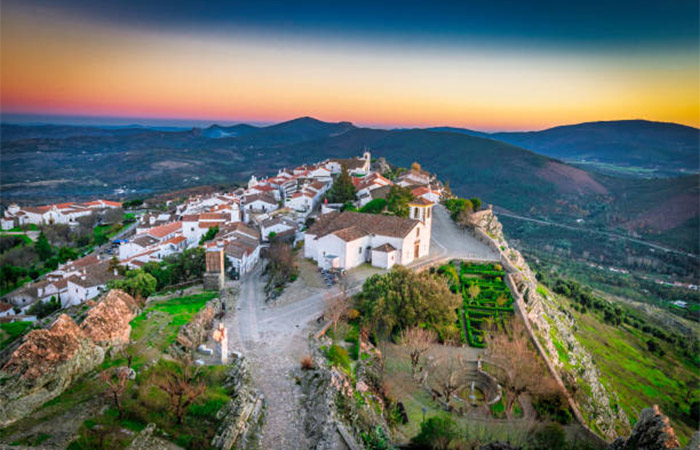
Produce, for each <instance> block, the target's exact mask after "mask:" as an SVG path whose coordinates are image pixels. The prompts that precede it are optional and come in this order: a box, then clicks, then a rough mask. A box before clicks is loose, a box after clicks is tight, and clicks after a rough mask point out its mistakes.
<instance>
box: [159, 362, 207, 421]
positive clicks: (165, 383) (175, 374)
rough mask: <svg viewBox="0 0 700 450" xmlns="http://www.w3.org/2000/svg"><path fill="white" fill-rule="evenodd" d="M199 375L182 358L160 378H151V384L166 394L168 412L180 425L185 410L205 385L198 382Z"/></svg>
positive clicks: (203, 389)
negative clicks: (168, 404) (169, 411)
mask: <svg viewBox="0 0 700 450" xmlns="http://www.w3.org/2000/svg"><path fill="white" fill-rule="evenodd" d="M198 375H199V374H198V373H197V372H196V371H194V370H193V368H192V364H191V363H190V361H189V358H184V359H183V360H182V361H181V362H179V364H176V365H175V366H171V367H169V368H168V370H167V371H165V374H163V375H162V376H160V377H157V376H154V377H153V381H152V382H153V384H154V385H155V386H157V387H158V388H159V389H161V390H162V391H164V392H165V393H166V394H168V398H169V400H170V410H171V411H172V413H173V414H174V415H175V417H176V418H177V423H178V424H181V423H182V419H183V418H184V417H185V413H186V412H187V408H189V406H190V405H191V404H193V403H194V402H195V401H196V400H197V399H198V398H199V397H200V396H201V395H202V394H204V392H205V391H206V388H207V387H206V385H205V384H204V383H203V382H202V381H201V380H199V379H198V378H199V376H198Z"/></svg>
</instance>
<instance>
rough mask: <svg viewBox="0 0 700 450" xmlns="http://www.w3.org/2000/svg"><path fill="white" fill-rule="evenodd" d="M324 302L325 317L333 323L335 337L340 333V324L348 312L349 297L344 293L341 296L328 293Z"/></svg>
mask: <svg viewBox="0 0 700 450" xmlns="http://www.w3.org/2000/svg"><path fill="white" fill-rule="evenodd" d="M323 301H324V303H325V307H324V309H323V315H324V316H325V317H326V318H327V319H328V320H330V321H331V322H332V323H333V336H335V334H336V332H337V331H338V322H339V321H340V319H342V318H343V316H344V315H345V313H346V312H347V311H348V307H349V302H348V297H347V295H345V294H344V293H343V292H341V293H340V294H333V293H331V292H327V293H326V294H325V295H324V298H323Z"/></svg>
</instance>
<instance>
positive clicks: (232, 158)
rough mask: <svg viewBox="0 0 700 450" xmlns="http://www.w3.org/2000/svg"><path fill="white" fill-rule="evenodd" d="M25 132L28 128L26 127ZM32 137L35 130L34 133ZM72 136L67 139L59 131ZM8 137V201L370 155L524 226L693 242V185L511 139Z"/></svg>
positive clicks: (325, 130)
mask: <svg viewBox="0 0 700 450" xmlns="http://www.w3.org/2000/svg"><path fill="white" fill-rule="evenodd" d="M25 128H26V127H25ZM28 128H31V127H28ZM63 132H64V133H65V132H66V131H65V130H63ZM75 132H76V131H75V130H72V129H71V130H68V133H69V134H68V135H66V136H65V137H55V136H60V135H61V134H60V133H59V131H55V132H54V131H51V132H50V133H47V129H42V130H41V132H37V133H38V134H37V136H38V137H30V138H27V137H26V136H27V135H29V136H31V135H32V134H31V130H24V131H23V133H22V134H21V136H20V137H19V138H16V139H14V138H13V135H11V134H10V135H9V138H8V135H6V134H3V136H2V159H1V160H0V170H1V171H2V184H1V185H0V189H1V190H0V193H1V194H2V200H3V201H4V202H9V201H11V200H15V201H19V202H23V203H27V202H43V201H55V200H61V199H66V198H70V199H73V198H86V197H96V196H100V197H102V196H111V197H114V196H122V197H123V196H128V197H135V196H145V195H151V194H154V193H158V192H166V191H171V190H176V189H182V188H188V187H192V186H198V185H205V184H222V183H224V184H225V183H229V184H230V183H233V182H244V181H246V180H247V178H248V177H249V176H250V175H251V174H253V173H255V174H258V175H263V174H272V173H274V172H275V171H276V170H277V169H279V168H282V167H289V166H292V165H295V164H299V163H302V162H307V163H308V162H314V161H318V160H322V159H325V158H328V157H348V156H352V155H357V154H359V153H360V152H361V151H362V149H363V148H365V147H368V148H370V149H371V151H372V155H373V157H380V156H384V157H386V158H387V160H389V161H390V162H392V163H393V164H397V165H400V166H404V167H407V166H409V165H410V164H411V163H412V162H414V161H420V162H421V164H422V165H423V167H424V168H425V169H427V170H430V171H433V172H436V173H438V174H439V175H440V177H441V178H442V179H448V180H449V181H450V184H451V187H452V189H453V191H455V192H456V193H458V194H460V195H465V196H478V197H481V198H482V199H483V200H484V201H485V202H486V203H491V204H494V205H496V206H498V207H500V208H502V209H504V210H507V211H510V212H512V213H515V214H521V215H526V216H529V217H539V218H543V217H545V218H548V219H550V220H557V221H560V222H563V223H575V220H577V219H585V220H586V222H587V223H589V224H590V226H595V227H602V228H604V229H619V230H622V231H633V232H637V233H639V234H640V235H643V236H648V237H650V238H652V239H656V240H660V241H662V242H668V243H670V242H673V243H674V245H681V246H684V247H685V246H686V245H688V244H692V243H693V242H695V241H697V239H696V237H697V229H698V220H697V217H698V204H697V198H698V187H697V186H698V177H697V175H693V176H686V177H682V178H667V179H632V178H621V177H615V176H606V175H601V174H599V173H596V172H594V171H588V170H583V169H581V168H578V167H574V166H572V165H569V164H566V163H564V162H561V161H559V160H556V159H553V158H551V157H548V156H545V155H541V154H538V153H535V152H532V151H528V150H525V149H523V148H520V147H517V146H515V145H511V144H508V143H505V142H501V141H498V140H494V139H491V138H484V137H479V136H472V135H469V134H466V133H457V132H454V130H447V131H431V130H421V129H411V130H378V129H367V128H357V127H355V126H353V125H352V124H350V123H348V122H339V123H327V122H322V121H319V120H316V119H312V118H300V119H296V120H292V121H289V122H284V123H281V124H277V125H272V126H268V127H253V126H248V125H236V126H233V127H219V126H213V127H209V128H206V129H204V130H203V129H198V128H195V129H192V130H185V131H160V130H153V129H147V128H146V129H144V128H137V129H132V128H128V129H118V130H104V129H97V131H95V130H93V129H92V127H80V130H79V132H78V134H74V133H75Z"/></svg>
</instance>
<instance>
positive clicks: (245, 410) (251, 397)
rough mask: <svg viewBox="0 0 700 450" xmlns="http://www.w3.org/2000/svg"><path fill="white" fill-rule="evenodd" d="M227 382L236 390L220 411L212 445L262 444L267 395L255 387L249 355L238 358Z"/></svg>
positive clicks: (239, 446)
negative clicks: (258, 436)
mask: <svg viewBox="0 0 700 450" xmlns="http://www.w3.org/2000/svg"><path fill="white" fill-rule="evenodd" d="M224 385H225V387H227V388H230V389H232V390H233V392H234V393H235V394H234V398H233V399H232V400H231V401H230V402H229V403H228V404H226V405H225V406H224V407H223V408H221V410H220V411H219V412H218V413H217V414H216V418H217V419H219V421H220V425H219V428H218V429H217V431H216V435H215V436H214V438H213V439H212V441H211V445H212V446H213V447H214V448H217V449H220V450H231V449H234V448H235V449H239V450H243V449H246V448H258V442H257V439H256V433H257V431H258V428H259V426H260V424H261V422H262V419H263V410H264V403H265V397H264V396H263V395H262V394H261V393H260V392H259V391H257V390H256V389H254V387H253V383H252V380H251V378H250V374H249V371H248V364H247V362H246V360H245V358H243V357H242V356H237V357H235V358H234V360H233V362H232V363H231V364H230V366H229V371H228V374H227V376H226V381H225V382H224Z"/></svg>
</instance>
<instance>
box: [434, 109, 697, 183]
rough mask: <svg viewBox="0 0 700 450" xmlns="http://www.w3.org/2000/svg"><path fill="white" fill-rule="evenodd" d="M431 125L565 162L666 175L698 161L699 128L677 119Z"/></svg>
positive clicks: (693, 168)
mask: <svg viewBox="0 0 700 450" xmlns="http://www.w3.org/2000/svg"><path fill="white" fill-rule="evenodd" d="M433 130H439V131H449V132H453V133H463V134H469V135H475V136H480V137H488V138H490V139H496V140H500V141H503V142H508V143H510V144H513V145H517V146H519V147H522V148H526V149H528V150H532V151H534V152H537V153H540V154H543V155H547V156H551V157H553V158H558V159H562V160H564V161H567V162H583V161H585V162H588V163H600V164H598V165H594V166H593V167H594V168H596V169H603V168H608V169H610V167H609V165H619V166H623V167H639V168H644V169H650V170H653V171H654V172H655V173H656V174H657V175H669V174H677V173H695V172H697V171H698V168H699V164H700V147H699V144H698V142H699V137H700V134H699V133H700V130H698V129H697V128H693V127H688V126H684V125H679V124H675V123H665V122H650V121H646V120H619V121H609V122H589V123H581V124H576V125H566V126H560V127H555V128H550V129H547V130H542V131H528V132H515V133H511V132H501V133H490V134H489V133H481V132H478V131H472V130H467V129H460V128H449V127H442V128H433ZM606 165H607V166H606Z"/></svg>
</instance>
